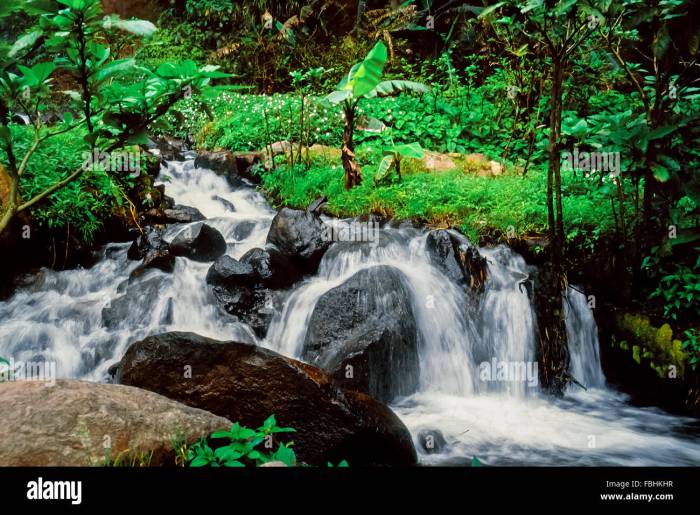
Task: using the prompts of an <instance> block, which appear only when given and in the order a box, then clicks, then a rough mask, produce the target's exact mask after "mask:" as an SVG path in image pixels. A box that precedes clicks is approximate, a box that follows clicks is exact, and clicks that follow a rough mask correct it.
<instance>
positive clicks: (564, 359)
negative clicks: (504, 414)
mask: <svg viewBox="0 0 700 515" xmlns="http://www.w3.org/2000/svg"><path fill="white" fill-rule="evenodd" d="M563 72H564V70H563V63H562V61H561V59H559V58H558V57H555V58H554V59H553V71H552V96H551V104H550V113H549V165H548V168H547V219H548V223H549V237H550V241H551V249H550V251H551V254H550V259H551V266H550V268H549V269H548V270H545V271H544V272H543V273H542V276H541V278H540V281H541V282H540V292H539V295H538V297H539V298H538V302H537V304H538V316H539V320H540V342H539V353H538V354H539V356H538V357H539V367H540V370H541V372H540V385H541V387H542V388H543V390H544V391H546V392H549V393H552V394H555V395H561V394H563V392H564V390H565V389H566V385H567V382H568V380H569V375H568V370H569V352H568V346H567V337H566V326H565V323H564V310H563V305H562V302H563V295H564V294H565V293H566V288H567V281H566V274H565V272H564V267H563V248H564V240H563V238H564V219H563V209H562V197H561V173H560V167H561V156H560V152H559V138H560V133H561V110H562V84H563V77H564V73H563ZM555 205H556V217H555Z"/></svg>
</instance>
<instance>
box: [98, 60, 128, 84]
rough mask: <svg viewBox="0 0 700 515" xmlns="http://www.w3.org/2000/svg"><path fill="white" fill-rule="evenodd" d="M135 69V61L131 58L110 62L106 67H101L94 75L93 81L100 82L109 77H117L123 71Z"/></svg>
mask: <svg viewBox="0 0 700 515" xmlns="http://www.w3.org/2000/svg"><path fill="white" fill-rule="evenodd" d="M135 67H136V60H135V59H133V58H128V59H117V60H116V61H112V62H111V63H109V64H108V65H107V66H105V67H103V68H102V69H101V70H100V71H98V72H97V74H96V75H95V80H96V81H97V82H102V81H104V80H106V79H108V78H110V77H113V76H115V75H119V74H121V73H123V72H125V71H128V70H132V69H134V68H135Z"/></svg>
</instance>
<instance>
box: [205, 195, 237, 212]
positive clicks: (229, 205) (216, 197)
mask: <svg viewBox="0 0 700 515" xmlns="http://www.w3.org/2000/svg"><path fill="white" fill-rule="evenodd" d="M211 199H212V200H216V201H217V202H219V203H220V204H221V205H223V206H224V207H225V208H226V210H227V211H230V212H231V213H235V212H236V206H234V205H233V202H231V201H230V200H226V199H225V198H223V197H220V196H219V195H214V196H212V198H211Z"/></svg>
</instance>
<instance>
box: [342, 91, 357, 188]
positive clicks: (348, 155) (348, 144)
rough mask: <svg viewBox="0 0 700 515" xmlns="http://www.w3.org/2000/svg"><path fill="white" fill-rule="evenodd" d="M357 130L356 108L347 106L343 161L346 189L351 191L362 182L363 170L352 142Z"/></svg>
mask: <svg viewBox="0 0 700 515" xmlns="http://www.w3.org/2000/svg"><path fill="white" fill-rule="evenodd" d="M354 129H355V108H354V106H352V105H349V104H348V105H346V106H345V127H344V128H343V147H342V149H341V160H342V162H343V169H344V170H345V189H346V190H349V189H350V188H352V187H353V186H357V185H359V184H360V183H361V182H362V169H361V168H360V165H358V164H357V162H356V161H355V152H354V150H355V148H354V145H353V142H352V139H353V132H354Z"/></svg>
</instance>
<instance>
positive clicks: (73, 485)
mask: <svg viewBox="0 0 700 515" xmlns="http://www.w3.org/2000/svg"><path fill="white" fill-rule="evenodd" d="M27 499H29V500H30V501H53V500H61V501H66V500H68V501H70V502H71V504H80V503H81V502H83V484H82V482H81V481H44V479H43V478H41V477H40V478H39V479H38V480H36V481H30V482H29V483H27Z"/></svg>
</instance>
